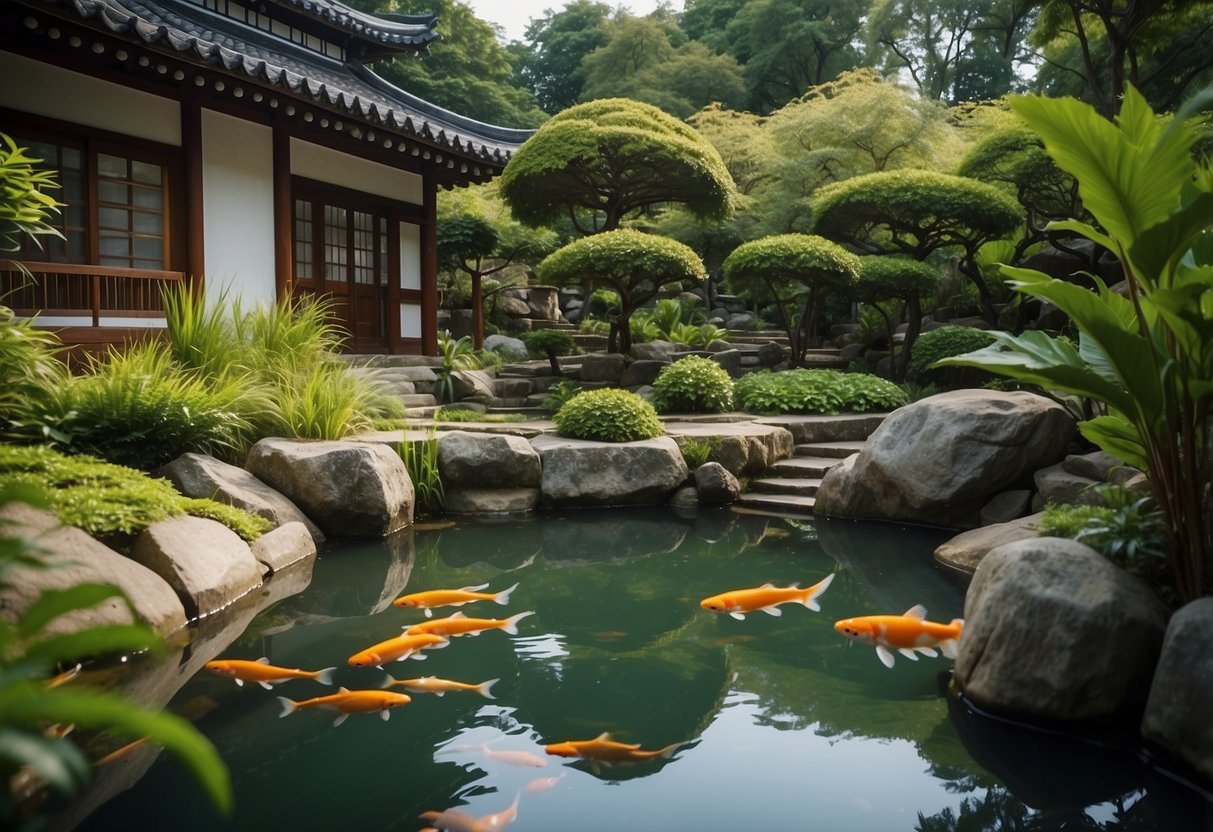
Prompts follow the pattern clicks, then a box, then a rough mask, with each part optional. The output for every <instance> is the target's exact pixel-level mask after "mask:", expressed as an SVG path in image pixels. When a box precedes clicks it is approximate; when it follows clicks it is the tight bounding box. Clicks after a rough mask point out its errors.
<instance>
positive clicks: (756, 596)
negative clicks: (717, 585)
mask: <svg viewBox="0 0 1213 832" xmlns="http://www.w3.org/2000/svg"><path fill="white" fill-rule="evenodd" d="M833 581H834V575H833V573H831V574H829V575H826V576H825V577H824V578H822V579H821V580H820V581H818V582H817V583H815V584H813V585H812V586H811V587H808V588H807V589H801V588H800V587H799V586H797V585H796V584H792V585H791V586H786V587H777V586H774V585H773V584H763V585H762V586H759V587H754V588H753V589H734V590H731V591H729V592H722V593H720V594H719V595H713V596H711V597H709V598H704V599H703V600H702V601H700V602H699V606H701V607H703V608H704V609H705V610H708V611H710V612H716V613H728V614H729V615H731V616H732V617H733V618H736V619H738V620H739V621H744V620H745V617H746V614H747V613H751V612H758V611H759V610H761V611H762V612H765V613H766V614H767V615H783V611H782V610H780V609H779V605H780V604H790V603H796V604H804V605H805V606H806V607H808V608H809V609H811V610H813V611H814V612H819V611H820V610H821V605H820V604H818V603H817V599H818V597H820V596H821V593H823V592H825V591H826V589H827V588H829V586H830V584H831V583H833Z"/></svg>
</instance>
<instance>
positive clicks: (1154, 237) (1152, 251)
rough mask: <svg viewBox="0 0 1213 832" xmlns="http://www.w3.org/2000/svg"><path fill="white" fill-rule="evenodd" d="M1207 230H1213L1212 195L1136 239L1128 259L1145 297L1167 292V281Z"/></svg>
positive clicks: (1198, 198) (1194, 201) (1203, 196)
mask: <svg viewBox="0 0 1213 832" xmlns="http://www.w3.org/2000/svg"><path fill="white" fill-rule="evenodd" d="M1210 226H1213V194H1209V193H1201V194H1198V195H1197V196H1196V197H1195V198H1194V199H1192V200H1191V201H1190V202H1189V203H1188V204H1186V205H1184V206H1183V207H1182V208H1180V209H1179V210H1177V211H1176V212H1175V213H1173V214H1172V215H1171V216H1169V217H1168V218H1167V219H1165V220H1163V221H1162V222H1160V223H1157V224H1156V225H1153V226H1151V227H1150V228H1148V229H1146V230H1145V231H1144V232H1143V233H1142V234H1141V236H1139V237H1138V238H1137V241H1136V242H1134V243H1133V247H1132V248H1130V249H1129V259H1130V260H1131V261H1132V263H1133V267H1134V269H1135V270H1136V274H1137V276H1138V279H1139V280H1140V281H1141V283H1142V287H1143V288H1144V289H1146V291H1147V293H1149V292H1151V291H1153V290H1155V289H1158V288H1169V286H1170V285H1171V281H1170V279H1169V278H1170V276H1171V275H1173V274H1174V273H1175V270H1176V268H1177V266H1178V265H1179V261H1180V260H1181V259H1182V258H1183V257H1184V255H1185V254H1187V252H1188V250H1189V249H1190V248H1191V247H1192V245H1193V243H1194V242H1195V241H1196V238H1197V237H1199V236H1200V235H1201V234H1203V233H1205V232H1206V231H1207V230H1208V229H1209V227H1210Z"/></svg>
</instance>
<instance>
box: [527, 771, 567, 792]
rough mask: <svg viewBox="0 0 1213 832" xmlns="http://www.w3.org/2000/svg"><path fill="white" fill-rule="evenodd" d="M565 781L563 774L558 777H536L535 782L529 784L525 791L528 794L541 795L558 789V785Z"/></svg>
mask: <svg viewBox="0 0 1213 832" xmlns="http://www.w3.org/2000/svg"><path fill="white" fill-rule="evenodd" d="M563 779H564V775H563V774H561V775H558V776H556V777H536V778H535V779H534V780H532V781H531V782H529V783H527V784H526V786H525V787H524V789H525V790H526V793H527V794H539V793H541V792H546V791H547V790H548V789H554V788H556V785H557V784H558V783H559V782H560V781H561V780H563Z"/></svg>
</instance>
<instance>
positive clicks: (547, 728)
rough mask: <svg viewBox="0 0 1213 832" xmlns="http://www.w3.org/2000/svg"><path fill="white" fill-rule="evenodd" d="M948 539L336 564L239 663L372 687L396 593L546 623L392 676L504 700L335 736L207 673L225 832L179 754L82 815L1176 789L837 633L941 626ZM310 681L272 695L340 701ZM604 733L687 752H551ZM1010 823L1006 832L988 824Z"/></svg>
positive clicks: (562, 541)
mask: <svg viewBox="0 0 1213 832" xmlns="http://www.w3.org/2000/svg"><path fill="white" fill-rule="evenodd" d="M938 538H939V534H938V533H936V532H932V531H930V530H918V529H911V528H905V527H895V526H881V527H875V528H873V527H869V526H861V525H858V524H852V523H822V524H819V525H814V524H805V523H804V522H803V521H801V522H796V523H791V522H784V521H782V520H772V519H768V518H760V517H752V516H742V515H736V514H731V513H720V512H714V511H701V512H700V513H699V514H698V515H697V516H696V517H695V518H694V520H692V521H684V520H681V519H677V518H674V517H673V516H672V515H671V514H670V513H669V512H665V511H662V510H642V509H637V510H613V511H581V512H573V511H568V512H557V513H553V514H552V515H550V516H544V517H541V518H532V519H519V518H511V519H508V520H497V521H491V522H490V521H476V520H466V521H461V522H459V523H458V524H457V525H454V526H450V527H447V528H442V529H435V530H431V531H425V532H411V533H410V534H409V535H407V536H403V537H400V538H396V539H393V541H392V542H391V545H390V546H387V547H382V548H376V547H369V546H363V545H359V546H351V547H342V548H334V549H330V550H327V551H326V552H325V553H323V555H322V558H321V560H320V562H319V563H318V564H317V566H316V576H315V579H314V581H313V584H312V586H311V587H310V588H309V589H308V590H307V591H306V592H305V593H303V594H302V595H301V596H299V597H297V598H293V599H288V600H287V601H284V602H281V603H279V604H277V605H276V606H275V607H273V608H272V609H271V610H269V611H268V612H265V613H263V614H261V615H259V616H258V617H257V618H255V619H254V620H253V622H252V623H251V625H249V626H248V628H247V630H246V634H245V635H244V636H243V637H241V638H240V639H238V640H237V641H236V643H235V644H233V645H232V646H231V647H230V648H228V650H227V651H225V657H232V658H256V657H258V656H261V655H266V656H269V657H270V658H271V660H272V661H273V662H274V663H275V664H281V665H286V666H290V667H306V668H316V667H323V666H328V665H333V664H339V665H342V666H341V667H340V669H339V672H338V674H337V682H338V683H339V684H344V685H346V686H347V687H350V688H358V687H378V685H379V684H381V683H382V682H383V680H384V678H385V674H383V673H382V672H381V671H376V670H374V669H371V668H350V667H346V666H345V660H346V657H348V656H349V655H352V654H353V653H354V652H357V651H358V650H360V649H362V648H364V647H366V646H367V645H369V644H372V643H375V642H377V641H381V640H383V639H385V638H388V637H390V636H392V635H394V634H397V633H399V632H400V630H401V628H402V627H404V626H406V625H408V624H411V623H415V622H416V621H419V620H422V613H421V612H420V611H418V610H405V609H400V608H396V607H393V606H391V603H390V602H391V600H392V599H393V598H395V597H396V596H398V595H400V594H403V593H404V592H405V591H409V592H416V591H422V590H427V589H434V588H449V587H459V586H468V585H475V584H481V583H488V584H490V587H491V588H492V589H494V590H496V589H502V588H505V587H506V586H509V585H510V584H512V583H514V582H515V581H517V582H519V584H520V585H519V587H518V589H517V590H516V591H515V593H514V595H513V596H512V598H511V602H510V604H509V606H508V611H507V608H502V607H497V606H495V605H492V604H487V605H481V606H477V607H468V608H467V612H468V614H469V615H477V616H479V615H487V616H492V617H497V616H499V615H501V614H503V613H505V614H515V613H518V612H521V611H524V610H534V611H535V614H534V615H533V616H531V617H528V618H526V619H524V620H523V621H522V622H521V624H520V633H519V634H518V635H517V636H512V637H511V636H509V635H507V634H505V633H502V632H496V631H494V632H487V633H484V634H483V635H479V636H475V637H460V638H457V639H453V640H452V642H451V644H450V646H449V647H448V648H446V649H443V650H440V651H437V652H434V653H432V654H430V655H429V656H428V657H427V659H426V660H425V661H423V662H412V661H410V662H407V663H405V664H404V665H393V666H391V667H388V668H387V670H389V671H391V672H392V673H393V675H395V676H397V677H400V678H404V677H407V676H418V675H426V676H430V675H432V676H438V677H441V678H444V679H455V680H460V681H467V682H479V681H481V680H483V679H489V678H500V680H501V681H500V682H499V683H498V684H497V685H496V686H495V687H494V689H493V693H494V695H495V696H496V697H497V699H496V700H494V701H493V702H485V700H483V699H482V698H481V697H478V696H475V695H465V694H455V693H452V694H450V695H447V696H445V697H441V698H439V697H436V696H425V695H418V696H415V697H414V700H413V702H412V703H411V704H409V705H407V706H405V707H404V708H402V709H400V710H398V711H396V712H395V713H394V714H393V716H392V719H391V720H390V721H389V722H381V721H380V720H379V719H376V718H373V717H359V716H355V717H351V719H350V720H349V721H348V722H346V723H345V724H344V725H342V726H341V727H339V728H334V727H333V725H332V715H331V714H328V715H325V714H317V713H312V712H307V713H301V714H298V715H296V716H294V717H292V718H291V719H289V720H280V719H278V708H277V705H276V703H275V701H274V696H273V695H271V694H268V693H267V692H265V691H261V690H260V689H254V688H251V687H250V686H247V685H246V686H245V688H243V689H237V688H236V687H235V686H234V685H233V684H232V683H231V682H230V681H229V680H223V679H220V678H219V677H215V676H210V675H206V676H198V677H195V678H193V679H192V680H190V681H189V682H188V684H186V685H185V686H184V687H183V688H182V689H181V691H180V693H179V694H178V695H177V696H176V697H175V698H174V700H173V704H172V707H173V708H174V709H175V710H180V709H182V708H186V707H191V706H192V707H196V708H197V710H196V722H197V724H198V725H199V727H200V728H201V729H202V730H203V731H205V732H206V733H207V734H208V735H209V736H210V737H211V738H212V740H213V741H214V742H215V744H216V745H217V747H218V748H219V750H220V752H221V754H222V755H223V757H224V759H225V760H226V761H227V762H228V764H229V766H230V767H231V769H232V772H233V776H234V779H235V785H236V800H237V806H238V815H237V816H236V817H235V818H233V819H231V820H229V821H224V820H221V819H217V818H215V817H214V816H213V815H211V813H210V810H209V808H208V807H207V806H206V805H205V804H204V801H203V800H202V798H201V797H200V795H199V794H198V793H197V790H196V789H194V788H193V787H192V784H191V783H189V781H188V780H186V779H185V778H184V777H183V776H182V775H181V772H180V771H179V770H178V769H176V767H175V765H174V764H172V763H171V762H170V761H166V760H160V761H158V762H157V763H156V764H155V765H152V766H151V770H150V771H149V773H148V775H147V776H146V778H145V779H144V780H143V782H142V783H140V784H139V785H138V786H137V787H135V788H134V789H132V791H131V792H130V793H128V794H126V795H122V796H120V797H118V798H116V799H114V800H113V801H112V802H111V803H110V804H109V805H107V806H105V807H103V808H102V809H101V810H100V811H98V812H97V813H96V814H95V815H94V816H93V817H92V818H91V819H90V820H89V821H88V822H87V823H86V825H85V828H86V829H95V830H102V829H106V830H108V829H138V828H158V826H159V825H162V824H161V821H160V820H158V819H159V818H160V817H161V816H160V813H162V812H163V811H164V810H165V808H166V807H172V808H173V809H174V810H175V813H174V815H173V819H172V825H173V826H174V828H175V829H180V830H189V829H199V830H203V829H205V830H251V829H257V830H277V829H293V828H305V829H316V828H324V827H326V826H331V827H333V828H341V829H345V828H366V829H402V830H416V829H419V828H421V827H422V825H423V823H424V821H422V820H421V819H419V816H420V815H421V814H422V813H423V812H438V813H441V812H445V811H448V810H454V811H457V812H462V813H464V814H465V815H466V816H467V817H471V818H485V817H486V816H494V815H496V816H498V817H501V818H503V819H504V817H505V816H504V815H501V813H503V812H508V811H509V807H511V806H512V805H514V804H513V801H514V800H515V799H516V798H517V799H518V801H519V802H518V804H517V809H516V811H517V819H516V820H513V821H512V824H513V825H512V826H511V829H517V830H525V829H529V830H539V832H555V831H556V830H560V831H561V832H566V831H567V830H569V829H574V828H575V829H577V830H579V832H582V831H583V830H584V832H598V830H602V832H607V830H611V831H612V832H613V830H617V829H619V828H621V827H631V828H638V829H687V828H700V829H708V830H722V831H723V830H732V829H748V828H764V827H775V828H789V829H800V828H810V827H811V828H822V829H846V830H860V831H862V830H873V831H874V832H885V830H898V831H899V832H901V831H902V830H906V829H910V828H913V826H914V823H915V819H916V818H917V819H918V823H919V826H920V827H921V828H922V829H923V830H924V832H926V831H927V830H936V829H948V830H952V829H955V830H963V829H969V828H970V824H987V825H986V826H980V825H979V826H974V827H972V828H974V829H982V830H984V829H987V828H989V829H1001V828H1008V829H1014V828H1024V829H1033V830H1061V829H1066V828H1071V827H1069V826H1067V824H1071V823H1075V822H1079V821H1081V819H1082V818H1083V817H1088V818H1094V819H1097V820H1098V821H1099V822H1100V823H1104V822H1106V821H1108V820H1109V819H1111V818H1113V816H1116V812H1117V811H1119V810H1118V809H1116V808H1106V807H1108V806H1112V805H1113V804H1114V803H1115V802H1116V801H1121V802H1122V803H1123V804H1124V806H1123V814H1124V817H1125V818H1129V817H1131V816H1133V815H1134V813H1137V814H1142V813H1144V812H1145V811H1146V809H1145V808H1138V807H1144V806H1151V805H1155V804H1158V803H1159V801H1158V800H1155V799H1154V795H1155V794H1161V793H1162V792H1161V791H1160V790H1158V789H1157V788H1156V787H1155V786H1154V785H1152V784H1149V783H1144V781H1143V780H1142V778H1141V777H1140V770H1137V772H1138V773H1137V774H1135V775H1134V776H1133V777H1130V778H1128V779H1127V780H1121V779H1116V778H1113V777H1111V776H1105V774H1104V773H1101V772H1102V770H1101V769H1099V768H1098V767H1095V766H1094V764H1089V763H1087V762H1075V761H1074V760H1073V759H1070V758H1064V759H1063V760H1062V762H1061V763H1057V762H1051V761H1050V755H1049V754H1041V755H1037V756H1031V755H1028V756H1022V755H1019V754H1018V753H1011V752H1009V751H1007V745H1006V741H1005V740H1004V739H1003V738H1001V737H996V738H994V739H989V738H985V739H983V737H985V735H984V734H982V733H981V731H982V730H984V729H983V728H981V726H978V727H976V728H975V727H973V726H972V725H970V724H968V723H966V722H965V721H964V720H962V719H961V718H959V717H958V716H957V715H956V714H954V713H953V712H952V705H951V704H950V703H949V700H948V699H947V697H946V696H945V695H944V693H943V689H944V687H945V686H946V680H947V678H948V675H949V669H950V667H951V663H950V661H946V660H943V659H923V660H922V661H919V662H913V663H912V662H898V664H897V666H896V667H895V668H894V669H893V670H889V669H886V668H885V667H884V666H883V665H882V664H881V663H880V662H879V660H878V659H877V657H876V655H875V653H874V651H872V650H871V649H870V648H861V647H853V648H848V646H847V645H848V643H849V642H847V641H845V640H844V639H842V638H841V637H840V636H838V635H837V634H836V633H835V632H834V630H833V627H832V624H833V622H834V621H835V620H837V619H838V618H843V617H847V616H852V615H865V614H872V613H880V612H900V611H903V610H904V609H906V608H908V607H909V606H911V605H913V604H915V603H923V604H925V605H926V606H927V607H928V608H930V609H931V611H932V614H933V615H934V616H936V617H938V618H942V619H944V620H946V619H948V618H950V617H953V616H957V615H959V614H960V609H961V607H962V601H963V589H962V587H961V586H960V585H959V584H958V583H957V582H956V581H955V579H954V577H953V576H952V575H951V574H950V573H946V572H943V571H941V570H939V569H937V568H936V567H935V566H934V565H933V562H932V560H931V554H930V553H931V550H932V549H933V547H934V545H935V543H936V542H937V539H938ZM830 572H836V573H837V577H836V578H835V580H834V583H833V584H832V586H831V587H830V588H829V590H828V591H827V592H826V593H825V594H824V595H823V596H822V597H821V599H820V602H821V605H822V611H821V612H819V613H818V612H812V611H810V610H808V609H806V608H804V607H800V606H796V605H787V606H786V607H785V608H784V610H783V615H781V616H780V617H778V618H775V617H770V616H766V615H761V614H760V615H751V616H747V618H746V620H745V621H737V620H734V619H732V618H730V617H728V616H716V615H713V614H711V613H708V612H705V611H703V610H701V609H700V608H699V600H700V599H702V598H704V597H707V596H708V595H712V594H716V593H718V592H721V591H724V590H728V589H735V588H740V587H748V586H756V585H758V584H761V583H764V582H767V581H770V582H772V583H774V584H776V585H781V586H782V585H786V584H789V583H792V582H800V583H801V584H802V585H808V584H809V583H814V582H816V581H819V580H820V579H821V578H822V577H824V576H825V575H826V574H829V573H830ZM406 588H407V590H406ZM401 668H407V670H402V669H401ZM314 684H315V683H312V682H304V681H299V682H290V683H288V685H289V686H290V687H288V686H284V688H283V689H281V690H276V691H275V693H278V692H282V693H283V694H284V695H287V696H291V697H292V698H303V697H304V696H310V695H315V693H320V692H327V690H326V689H324V688H320V687H318V686H317V687H316V688H315V690H314V691H313V688H312V687H311V686H313V685H314ZM293 686H299V687H293ZM207 703H213V704H211V705H210V706H208V707H203V705H206V704H207ZM603 732H610V733H611V734H612V735H613V736H614V738H615V739H616V740H618V741H621V742H628V743H639V744H640V745H641V747H643V748H645V749H654V748H661V747H662V746H666V745H669V744H671V743H679V744H681V748H680V750H679V751H678V752H677V753H676V754H674V756H673V758H672V759H670V760H656V761H653V762H651V763H644V764H641V765H635V766H618V767H611V768H608V767H601V766H600V767H594V766H590V765H589V764H587V763H585V762H584V761H577V762H573V761H568V760H561V759H557V758H555V757H549V756H547V755H546V754H544V752H543V747H544V745H546V744H548V743H555V742H561V741H567V740H584V739H590V738H592V737H596V736H598V735H599V734H601V733H603ZM975 738H976V739H975ZM991 748H992V749H993V750H994V753H991V751H990V749H991ZM1059 759H1060V758H1059ZM1101 759H1103V762H1107V760H1106V758H1101ZM1079 765H1086V766H1088V767H1089V768H1090V769H1091V771H1092V772H1093V775H1092V777H1093V778H1094V779H1095V780H1098V781H1100V782H1101V783H1103V784H1105V785H1104V787H1103V790H1102V791H1091V792H1089V793H1088V792H1083V791H1082V790H1081V789H1079V788H1078V783H1075V784H1072V785H1071V786H1068V788H1069V789H1070V793H1069V794H1067V795H1066V796H1065V797H1064V801H1063V800H1062V798H1054V799H1052V800H1051V802H1049V801H1043V800H1042V802H1041V803H1035V802H1033V801H1035V800H1039V799H1041V798H1039V796H1038V794H1037V793H1036V792H1034V791H1033V790H1032V789H1033V788H1038V787H1037V786H1029V785H1025V784H1024V783H1023V782H1021V781H1020V780H1019V779H1017V777H1018V778H1022V777H1025V776H1028V775H1031V777H1033V778H1035V777H1036V773H1037V772H1039V773H1040V778H1039V779H1045V780H1047V779H1048V778H1049V777H1053V778H1066V779H1078V780H1081V778H1072V777H1071V772H1070V770H1069V769H1070V768H1073V767H1078V766H1079ZM1113 769H1115V765H1113ZM1118 776H1119V775H1118ZM1143 789H1144V790H1145V791H1144V792H1143V791H1142V790H1143ZM1021 792H1022V793H1021ZM1135 794H1136V795H1138V796H1137V797H1134V795H1135ZM1084 800H1086V801H1089V802H1088V803H1083V802H1082V801H1084ZM1091 803H1094V804H1095V806H1096V807H1104V808H1095V809H1092V808H1091V806H1090V804H1091ZM1046 805H1047V806H1048V807H1050V808H1048V809H1045V808H1042V807H1044V806H1046ZM806 807H811V809H810V810H806ZM1054 809H1056V811H1054ZM452 817H454V818H455V819H456V821H455V822H460V821H459V819H460V818H461V817H462V816H459V815H455V816H452ZM999 819H1006V823H1007V824H1010V825H1007V826H1005V827H1000V826H997V825H994V826H989V825H988V824H989V823H994V824H997V823H1000V822H1001V820H999ZM463 820H466V818H463ZM502 822H504V820H502ZM1083 822H1085V821H1083ZM1118 822H1119V821H1118ZM1015 824H1020V825H1019V826H1015ZM1073 828H1088V827H1084V826H1077V827H1073ZM1092 828H1095V827H1092ZM1098 828H1100V829H1103V828H1104V827H1098ZM1106 828H1107V829H1132V828H1135V827H1129V826H1115V827H1111V826H1110V827H1106ZM1160 828H1168V827H1160ZM1179 828H1185V829H1186V828H1194V829H1195V828H1199V827H1179Z"/></svg>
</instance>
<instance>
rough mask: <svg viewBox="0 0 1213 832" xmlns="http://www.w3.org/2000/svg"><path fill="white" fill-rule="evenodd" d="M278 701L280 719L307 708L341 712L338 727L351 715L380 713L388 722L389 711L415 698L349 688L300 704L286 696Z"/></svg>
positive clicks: (335, 723)
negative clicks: (280, 711) (280, 709)
mask: <svg viewBox="0 0 1213 832" xmlns="http://www.w3.org/2000/svg"><path fill="white" fill-rule="evenodd" d="M278 701H279V702H281V703H282V713H281V714H279V717H284V716H290V715H291V714H293V713H294V712H295V711H301V710H304V709H305V708H322V709H324V710H326V711H340V715H339V716H338V717H337V718H336V719H335V720H333V725H334V726H337V725H340V724H341V723H343V722H345V720H346V719H347V718H348V717H349V715H350V714H369V713H374V712H375V711H378V712H379V716H380V717H381V718H382V719H385V720H386V719H387V718H388V717H389V716H390V713H389V710H390V709H391V708H399V707H400V706H401V705H407V704H408V703H410V702H412V701H413V698H412V697H411V696H409V695H408V694H405V693H392V692H391V691H387V690H349V689H347V688H339V689H338V690H337V692H336V693H331V694H329V695H328V696H317V697H315V698H313V699H304V700H302V701H300V702H296V701H295V700H293V699H287V698H286V697H285V696H279V697H278Z"/></svg>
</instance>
